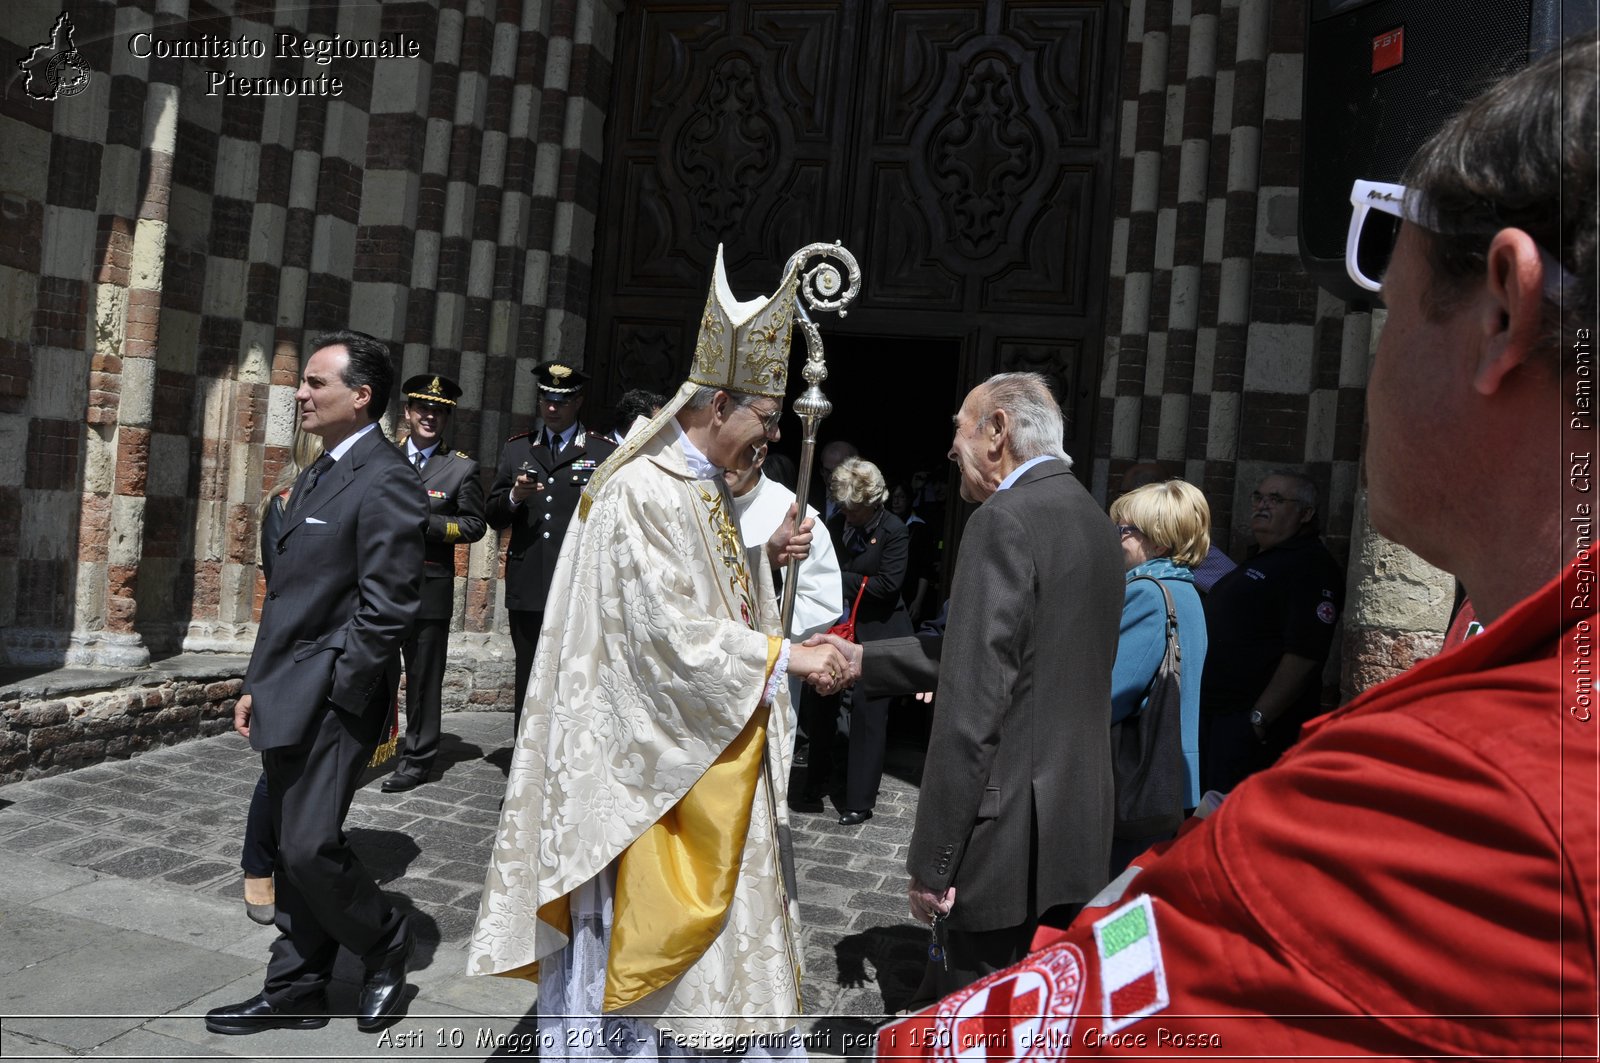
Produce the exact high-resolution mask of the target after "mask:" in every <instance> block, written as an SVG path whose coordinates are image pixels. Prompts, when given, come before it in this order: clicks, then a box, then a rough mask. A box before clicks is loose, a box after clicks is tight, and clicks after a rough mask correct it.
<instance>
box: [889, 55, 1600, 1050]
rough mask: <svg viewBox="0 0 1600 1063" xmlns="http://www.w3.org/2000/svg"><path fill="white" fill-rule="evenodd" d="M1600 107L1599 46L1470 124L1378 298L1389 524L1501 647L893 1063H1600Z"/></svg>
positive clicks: (1270, 789) (1509, 88)
mask: <svg viewBox="0 0 1600 1063" xmlns="http://www.w3.org/2000/svg"><path fill="white" fill-rule="evenodd" d="M1597 89H1600V45H1597V43H1596V42H1595V40H1594V38H1593V37H1592V35H1591V36H1590V38H1589V39H1588V40H1587V41H1578V42H1575V43H1573V44H1571V45H1568V46H1567V47H1565V48H1563V49H1561V50H1560V51H1559V52H1558V53H1557V54H1553V55H1550V56H1548V57H1546V58H1545V59H1542V60H1539V61H1538V62H1536V63H1534V64H1533V65H1531V66H1529V67H1528V68H1526V69H1525V70H1524V71H1522V72H1520V73H1518V74H1515V75H1513V76H1512V77H1510V78H1507V79H1506V80H1504V81H1502V82H1501V83H1500V84H1498V85H1496V86H1495V87H1494V88H1492V89H1490V90H1489V92H1487V93H1486V94H1485V95H1484V96H1482V97H1481V98H1480V99H1478V100H1476V101H1474V102H1473V103H1471V104H1469V105H1468V106H1467V107H1466V108H1465V109H1464V110H1463V112H1462V113H1461V114H1459V115H1458V116H1456V117H1455V118H1453V119H1452V120H1450V121H1449V122H1447V123H1446V124H1445V126H1444V128H1443V129H1442V130H1441V131H1440V132H1439V133H1438V134H1436V135H1435V136H1434V137H1433V138H1431V139H1430V140H1429V141H1428V142H1427V143H1425V144H1424V145H1423V146H1422V147H1421V148H1420V149H1419V150H1418V152H1417V155H1416V157H1415V158H1414V159H1413V160H1412V162H1411V165H1410V167H1409V170H1408V172H1407V174H1406V180H1405V184H1406V186H1407V191H1406V192H1405V193H1404V198H1405V200H1406V201H1407V202H1410V201H1412V200H1413V199H1414V200H1416V201H1417V202H1418V204H1419V205H1421V206H1426V207H1429V208H1430V209H1429V210H1428V211H1427V212H1423V211H1420V210H1419V211H1418V213H1417V214H1416V215H1415V217H1417V218H1419V219H1427V223H1426V224H1423V223H1422V222H1420V221H1419V222H1413V221H1411V220H1409V218H1410V217H1411V216H1410V215H1408V220H1407V221H1406V222H1404V223H1403V224H1402V226H1401V230H1400V237H1399V242H1398V244H1397V245H1396V246H1395V248H1394V256H1393V259H1392V261H1391V262H1390V263H1389V267H1388V269H1387V271H1386V272H1378V273H1376V274H1374V273H1372V272H1370V271H1368V275H1369V276H1374V275H1375V276H1381V277H1382V280H1383V283H1382V296H1383V301H1384V303H1385V305H1386V306H1387V308H1388V320H1387V323H1386V324H1385V325H1384V326H1383V332H1382V335H1381V337H1380V338H1379V343H1378V351H1377V356H1376V361H1375V364H1374V366H1373V370H1372V376H1371V380H1370V381H1369V383H1368V388H1367V424H1368V433H1367V443H1366V447H1365V452H1364V455H1363V459H1364V460H1363V467H1364V470H1365V475H1366V487H1367V504H1368V508H1369V511H1370V513H1371V517H1372V523H1373V525H1374V526H1375V527H1376V528H1377V530H1378V531H1379V532H1380V533H1382V534H1383V535H1385V536H1387V537H1389V538H1390V539H1392V540H1394V541H1396V542H1398V543H1400V544H1402V545H1404V546H1405V547H1407V548H1409V549H1411V550H1413V551H1415V552H1416V553H1417V554H1419V555H1420V556H1421V557H1422V558H1423V559H1425V560H1426V561H1428V562H1430V563H1432V564H1434V565H1436V566H1439V567H1440V568H1443V569H1445V570H1446V571H1448V572H1451V573H1453V574H1454V575H1455V576H1456V577H1457V578H1458V579H1460V580H1461V582H1462V585H1463V586H1464V587H1465V588H1466V590H1467V592H1468V593H1469V594H1470V595H1471V597H1472V601H1473V603H1474V604H1475V605H1476V606H1477V609H1478V616H1479V619H1480V620H1481V621H1482V622H1483V624H1484V630H1483V631H1482V632H1480V633H1479V634H1477V635H1474V636H1473V637H1472V638H1470V639H1468V640H1466V641H1465V642H1463V643H1462V644H1461V645H1459V646H1457V647H1455V648H1454V649H1451V650H1448V651H1446V652H1444V653H1441V654H1439V655H1438V656H1435V657H1431V658H1429V659H1427V660H1424V661H1420V662H1418V663H1416V664H1414V665H1412V666H1411V668H1410V669H1409V670H1407V671H1406V672H1405V674H1403V675H1401V676H1398V677H1396V678H1394V679H1391V680H1389V681H1388V682H1386V683H1382V684H1379V685H1378V686H1376V687H1374V688H1372V689H1371V690H1368V691H1366V692H1365V693H1364V694H1362V695H1361V696H1360V697H1358V698H1356V699H1355V700H1354V701H1352V702H1351V703H1350V704H1348V705H1346V706H1343V707H1342V708H1340V709H1338V710H1336V711H1335V712H1333V713H1330V714H1329V715H1327V716H1324V717H1322V718H1321V719H1319V720H1316V721H1314V722H1312V723H1311V724H1310V725H1308V726H1307V727H1306V729H1305V731H1306V733H1305V735H1304V736H1303V737H1302V739H1301V741H1300V742H1299V743H1298V744H1297V745H1296V746H1295V747H1294V748H1293V749H1291V750H1289V752H1288V753H1286V754H1285V755H1284V757H1283V758H1282V759H1281V760H1280V761H1279V762H1278V763H1277V764H1276V765H1274V766H1273V767H1271V768H1269V769H1267V770H1266V771H1263V772H1261V773H1259V774H1257V775H1255V776H1252V777H1251V778H1249V779H1247V780H1245V782H1244V783H1242V784H1241V785H1240V786H1239V787H1238V789H1236V790H1235V791H1234V792H1233V793H1231V794H1230V795H1228V796H1227V798H1226V799H1224V800H1223V801H1222V802H1221V804H1220V806H1218V807H1216V808H1215V810H1214V811H1209V814H1208V815H1206V816H1205V817H1204V818H1203V819H1202V820H1200V821H1199V822H1197V823H1196V822H1193V821H1191V824H1192V825H1191V826H1189V827H1188V828H1187V829H1186V830H1185V831H1184V832H1182V833H1180V835H1179V837H1178V839H1177V840H1176V841H1175V842H1173V843H1172V844H1171V845H1170V846H1169V847H1167V848H1166V849H1165V850H1164V851H1163V850H1160V849H1156V850H1152V851H1150V852H1147V853H1146V854H1144V855H1143V856H1142V857H1140V858H1139V859H1137V860H1135V861H1134V867H1137V868H1141V869H1142V870H1138V871H1134V869H1133V868H1130V874H1128V875H1126V876H1124V877H1123V878H1120V879H1119V880H1118V881H1117V882H1116V883H1113V884H1112V886H1110V887H1108V888H1107V889H1106V890H1105V892H1104V893H1103V894H1102V896H1101V897H1100V898H1098V899H1097V904H1096V906H1095V907H1094V908H1091V909H1090V910H1087V911H1085V912H1084V913H1083V915H1082V916H1081V917H1080V918H1079V919H1078V920H1077V922H1076V923H1075V924H1074V925H1073V926H1072V927H1071V928H1070V929H1069V930H1068V931H1066V932H1065V934H1063V935H1060V936H1055V935H1050V936H1048V937H1045V936H1042V937H1041V939H1038V940H1037V943H1038V944H1040V945H1041V946H1042V947H1041V949H1040V950H1039V951H1037V952H1035V953H1034V954H1033V955H1032V956H1030V957H1028V959H1027V960H1025V961H1024V962H1023V963H1022V964H1019V965H1017V966H1014V967H1012V968H1008V969H1007V970H1005V971H1002V972H1000V973H999V974H998V975H997V976H995V977H994V978H993V979H992V980H989V981H988V982H987V984H980V985H979V986H976V987H974V988H973V990H972V991H971V992H970V993H968V994H966V995H965V996H962V995H957V996H954V997H951V998H947V999H946V1000H944V1001H941V1003H940V1011H939V1013H938V1014H937V1016H933V1015H928V1014H925V1015H921V1016H916V1017H914V1019H913V1020H908V1021H907V1023H906V1024H904V1025H901V1026H897V1027H891V1028H889V1029H888V1030H886V1031H884V1032H881V1033H880V1035H879V1039H878V1054H879V1057H880V1058H885V1059H887V1058H891V1057H893V1058H898V1059H902V1060H903V1059H907V1058H910V1057H921V1056H924V1055H926V1056H930V1057H931V1056H933V1055H936V1054H940V1046H943V1045H949V1044H951V1043H952V1041H954V1043H956V1044H960V1042H959V1040H955V1039H957V1038H959V1037H960V1036H961V1034H962V1032H963V1031H970V1032H973V1033H977V1034H982V1035H984V1036H986V1037H987V1036H996V1035H999V1036H1008V1035H1012V1034H1013V1032H1014V1031H1016V1032H1019V1034H1020V1035H1019V1036H1017V1037H1016V1039H1015V1040H1013V1041H1011V1042H1009V1043H1011V1044H1018V1043H1019V1042H1021V1041H1022V1039H1023V1038H1026V1040H1027V1042H1028V1043H1031V1044H1032V1045H1034V1046H1036V1048H1035V1051H1039V1048H1038V1047H1037V1046H1049V1047H1045V1048H1044V1049H1043V1051H1042V1052H1040V1054H1049V1055H1056V1056H1062V1055H1069V1054H1070V1055H1089V1054H1125V1055H1139V1056H1144V1057H1147V1058H1148V1057H1150V1056H1153V1055H1169V1054H1170V1055H1179V1054H1182V1055H1190V1056H1206V1057H1223V1056H1226V1057H1230V1058H1271V1059H1286V1058H1287V1059H1312V1058H1323V1059H1333V1058H1339V1059H1345V1058H1350V1057H1353V1056H1363V1057H1366V1056H1374V1057H1382V1058H1408V1059H1431V1058H1440V1057H1445V1056H1449V1057H1452V1058H1457V1057H1460V1058H1467V1057H1470V1058H1478V1059H1485V1058H1497V1057H1505V1058H1511V1057H1515V1058H1518V1059H1535V1058H1549V1059H1555V1058H1563V1059H1578V1058H1584V1059H1594V1058H1595V1056H1596V1049H1597V1045H1596V1025H1595V995H1596V967H1597V950H1596V936H1595V929H1594V928H1595V911H1596V909H1597V907H1600V901H1597V896H1600V884H1597V881H1596V877H1597V876H1596V864H1597V857H1596V837H1597V834H1600V831H1597V825H1596V810H1597V807H1600V792H1597V780H1600V720H1596V719H1595V705H1594V701H1595V691H1594V682H1593V680H1594V670H1593V667H1592V662H1593V661H1594V656H1595V651H1594V642H1593V638H1594V628H1595V625H1596V617H1595V613H1596V598H1595V591H1594V585H1595V569H1596V561H1595V557H1594V553H1593V520H1594V505H1595V486H1594V483H1593V480H1592V476H1591V472H1590V471H1589V469H1588V467H1587V466H1586V464H1585V462H1587V461H1588V460H1589V459H1588V457H1587V456H1588V455H1592V454H1593V453H1594V448H1595V442H1594V441H1595V427H1594V425H1595V420H1594V411H1593V406H1592V391H1591V390H1590V388H1589V387H1588V383H1587V382H1588V381H1590V380H1592V378H1593V375H1594V366H1595V340H1596V335H1595V334H1596V331H1597V326H1600V312H1597V308H1596V290H1597V286H1596V250H1597V245H1600V233H1597V225H1596V219H1597V213H1600V212H1597V198H1596V187H1595V186H1596V176H1597V169H1600V167H1597V162H1600V158H1597V156H1600V151H1597V145H1596V127H1597V118H1600V114H1597V112H1600V107H1597V100H1596V97H1597ZM1490 219H1492V220H1490ZM1552 274H1554V275H1555V278H1556V279H1555V281H1554V282H1552ZM1566 276H1569V277H1571V278H1573V280H1572V281H1570V282H1568V281H1565V280H1564V279H1563V277H1566ZM1575 457H1576V459H1577V460H1574V459H1575ZM1262 493H1263V494H1266V493H1267V491H1265V490H1263V491H1262ZM1280 493H1282V494H1284V495H1285V496H1286V497H1287V496H1288V493H1287V492H1280ZM1212 637H1213V638H1214V637H1215V632H1213V634H1212ZM1206 671H1207V674H1208V675H1209V673H1210V671H1211V666H1210V664H1209V663H1208V664H1207V668H1206ZM1201 804H1202V808H1203V809H1204V808H1205V807H1206V806H1207V805H1208V804H1209V802H1207V801H1202V802H1201ZM1024 1001H1026V1004H1024ZM1019 1012H1021V1013H1022V1014H1020V1015H1019V1014H1018V1013H1019ZM1035 1017H1037V1018H1036V1019H1035ZM1030 1019H1033V1020H1034V1021H1029V1020H1030ZM930 1027H932V1029H930ZM990 1030H996V1034H990V1033H989V1031H990ZM1063 1036H1064V1037H1065V1039H1064V1040H1063ZM1057 1045H1063V1046H1065V1047H1067V1048H1070V1052H1068V1051H1057V1052H1052V1051H1051V1050H1050V1049H1051V1048H1054V1047H1055V1046H1057ZM924 1046H926V1047H924ZM958 1051H959V1049H958ZM1008 1054H1009V1053H1008ZM951 1055H952V1054H951V1053H949V1052H948V1050H945V1058H951ZM991 1058H993V1054H991Z"/></svg>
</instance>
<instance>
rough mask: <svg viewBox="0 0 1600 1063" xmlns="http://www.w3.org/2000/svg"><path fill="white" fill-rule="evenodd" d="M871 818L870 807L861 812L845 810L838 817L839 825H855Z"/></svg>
mask: <svg viewBox="0 0 1600 1063" xmlns="http://www.w3.org/2000/svg"><path fill="white" fill-rule="evenodd" d="M871 818H872V810H871V809H870V808H869V809H867V810H865V811H863V812H846V813H845V814H844V815H842V816H840V817H839V825H840V826H841V827H855V826H858V825H860V824H862V823H865V822H866V821H867V820H869V819H871Z"/></svg>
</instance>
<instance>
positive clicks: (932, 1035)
mask: <svg viewBox="0 0 1600 1063" xmlns="http://www.w3.org/2000/svg"><path fill="white" fill-rule="evenodd" d="M1083 971H1084V962H1083V953H1081V952H1079V951H1078V948H1077V946H1075V945H1072V944H1068V943H1063V944H1060V945H1056V946H1053V947H1051V948H1048V949H1045V950H1044V951H1042V952H1038V953H1035V954H1034V955H1032V956H1029V957H1028V958H1027V959H1026V960H1024V961H1023V962H1022V963H1020V964H1018V965H1016V966H1015V967H1008V968H1006V969H1005V970H1003V971H997V972H996V973H994V974H991V975H988V976H987V977H985V978H981V979H979V980H978V981H976V982H974V983H972V984H971V985H969V986H967V987H966V988H965V989H961V990H958V991H957V992H955V993H952V994H950V995H949V996H948V997H945V998H944V999H943V1000H941V1001H940V1002H939V1003H938V1004H937V1005H936V1006H935V1007H933V1008H932V1009H930V1010H928V1011H923V1012H919V1013H917V1014H916V1015H911V1016H908V1017H906V1018H904V1019H901V1020H900V1021H899V1022H896V1023H891V1024H890V1025H888V1026H885V1027H884V1028H883V1029H882V1030H880V1031H879V1032H878V1045H877V1056H878V1058H879V1059H906V1058H917V1059H943V1060H960V1061H961V1063H999V1061H1001V1060H1023V1059H1058V1058H1060V1057H1061V1056H1063V1055H1066V1054H1067V1051H1068V1050H1069V1049H1070V1048H1071V1046H1072V1025H1073V1021H1074V1020H1075V1019H1076V1018H1077V1016H1078V1007H1079V1005H1080V1004H1081V1003H1082V1000H1083V982H1084V977H1083Z"/></svg>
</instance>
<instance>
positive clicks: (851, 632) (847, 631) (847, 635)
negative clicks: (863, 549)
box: [828, 576, 868, 642]
mask: <svg viewBox="0 0 1600 1063" xmlns="http://www.w3.org/2000/svg"><path fill="white" fill-rule="evenodd" d="M867 579H868V577H866V576H863V577H861V587H860V589H859V590H857V591H856V600H855V601H854V602H851V603H850V615H849V616H848V617H846V618H845V619H843V620H841V621H839V622H838V623H837V624H835V625H833V626H832V627H830V628H829V629H828V634H830V635H838V636H839V637H840V638H842V639H844V640H845V641H846V642H854V641H855V640H856V610H857V609H860V608H861V596H862V595H863V594H865V593H866V592H867Z"/></svg>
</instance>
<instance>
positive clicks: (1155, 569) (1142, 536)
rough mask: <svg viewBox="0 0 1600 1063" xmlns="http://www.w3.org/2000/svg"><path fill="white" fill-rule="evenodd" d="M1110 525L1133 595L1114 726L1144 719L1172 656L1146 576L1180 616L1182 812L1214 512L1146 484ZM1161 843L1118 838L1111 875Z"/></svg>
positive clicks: (1195, 499) (1196, 774) (1202, 500)
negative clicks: (1200, 582) (1199, 584)
mask: <svg viewBox="0 0 1600 1063" xmlns="http://www.w3.org/2000/svg"><path fill="white" fill-rule="evenodd" d="M1111 519H1112V520H1114V521H1116V522H1117V526H1118V531H1119V532H1120V533H1121V536H1122V557H1123V561H1124V563H1125V564H1126V565H1127V574H1126V576H1125V577H1124V578H1125V579H1126V580H1127V589H1126V590H1125V591H1124V592H1123V599H1122V634H1121V637H1120V639H1119V640H1118V642H1117V659H1116V663H1115V664H1114V665H1113V666H1112V671H1111V721H1112V723H1116V722H1117V721H1119V720H1123V719H1125V718H1127V717H1128V716H1131V715H1132V714H1134V713H1136V712H1138V711H1140V710H1141V709H1142V708H1143V707H1144V703H1145V696H1146V694H1147V693H1148V692H1149V690H1150V681H1151V679H1153V678H1154V677H1155V674H1156V669H1157V668H1159V667H1160V666H1161V658H1162V657H1163V656H1164V655H1165V654H1166V650H1167V606H1166V602H1165V600H1164V599H1163V597H1162V595H1161V588H1160V587H1157V586H1156V585H1155V584H1154V583H1151V582H1150V581H1149V580H1147V579H1139V578H1138V577H1140V576H1151V577H1154V578H1155V579H1158V580H1160V581H1161V583H1162V585H1163V586H1165V587H1166V589H1167V592H1168V593H1169V594H1171V595H1172V604H1173V607H1174V608H1175V609H1176V611H1177V614H1178V650H1179V653H1180V654H1181V656H1182V664H1183V679H1182V684H1181V690H1182V695H1183V697H1182V707H1183V713H1182V736H1183V743H1182V744H1183V769H1184V786H1183V793H1184V794H1185V799H1184V807H1185V808H1186V809H1192V808H1194V807H1195V806H1196V805H1197V804H1199V803H1200V670H1201V667H1202V666H1203V665H1204V664H1205V660H1206V618H1205V612H1204V611H1203V610H1202V609H1201V608H1200V594H1199V592H1198V591H1196V590H1195V586H1194V574H1193V572H1192V571H1191V570H1190V569H1191V566H1193V565H1196V564H1198V563H1199V562H1200V561H1201V560H1202V559H1203V558H1204V557H1205V556H1206V551H1207V550H1209V549H1210V548H1211V533H1210V528H1211V507H1210V506H1209V505H1207V504H1206V496H1205V495H1203V494H1201V493H1200V490H1199V489H1198V488H1197V487H1195V486H1194V485H1193V484H1189V483H1185V482H1184V481H1183V480H1168V481H1167V482H1166V483H1160V484H1147V485H1146V486H1144V487H1140V488H1136V489H1135V490H1132V491H1129V492H1128V493H1127V494H1125V495H1123V496H1122V497H1121V498H1118V499H1117V500H1116V501H1115V502H1113V503H1111ZM1161 840H1162V839H1161V838H1121V837H1119V838H1117V839H1116V840H1115V842H1114V843H1113V845H1112V855H1111V864H1112V866H1111V873H1112V875H1113V876H1115V875H1116V874H1118V873H1119V872H1120V871H1121V870H1122V869H1123V868H1124V867H1126V866H1127V864H1128V861H1130V860H1131V859H1132V858H1133V857H1135V856H1137V855H1139V853H1141V852H1143V851H1144V849H1145V848H1147V847H1148V846H1149V845H1151V844H1153V843H1155V842H1157V841H1161Z"/></svg>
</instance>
